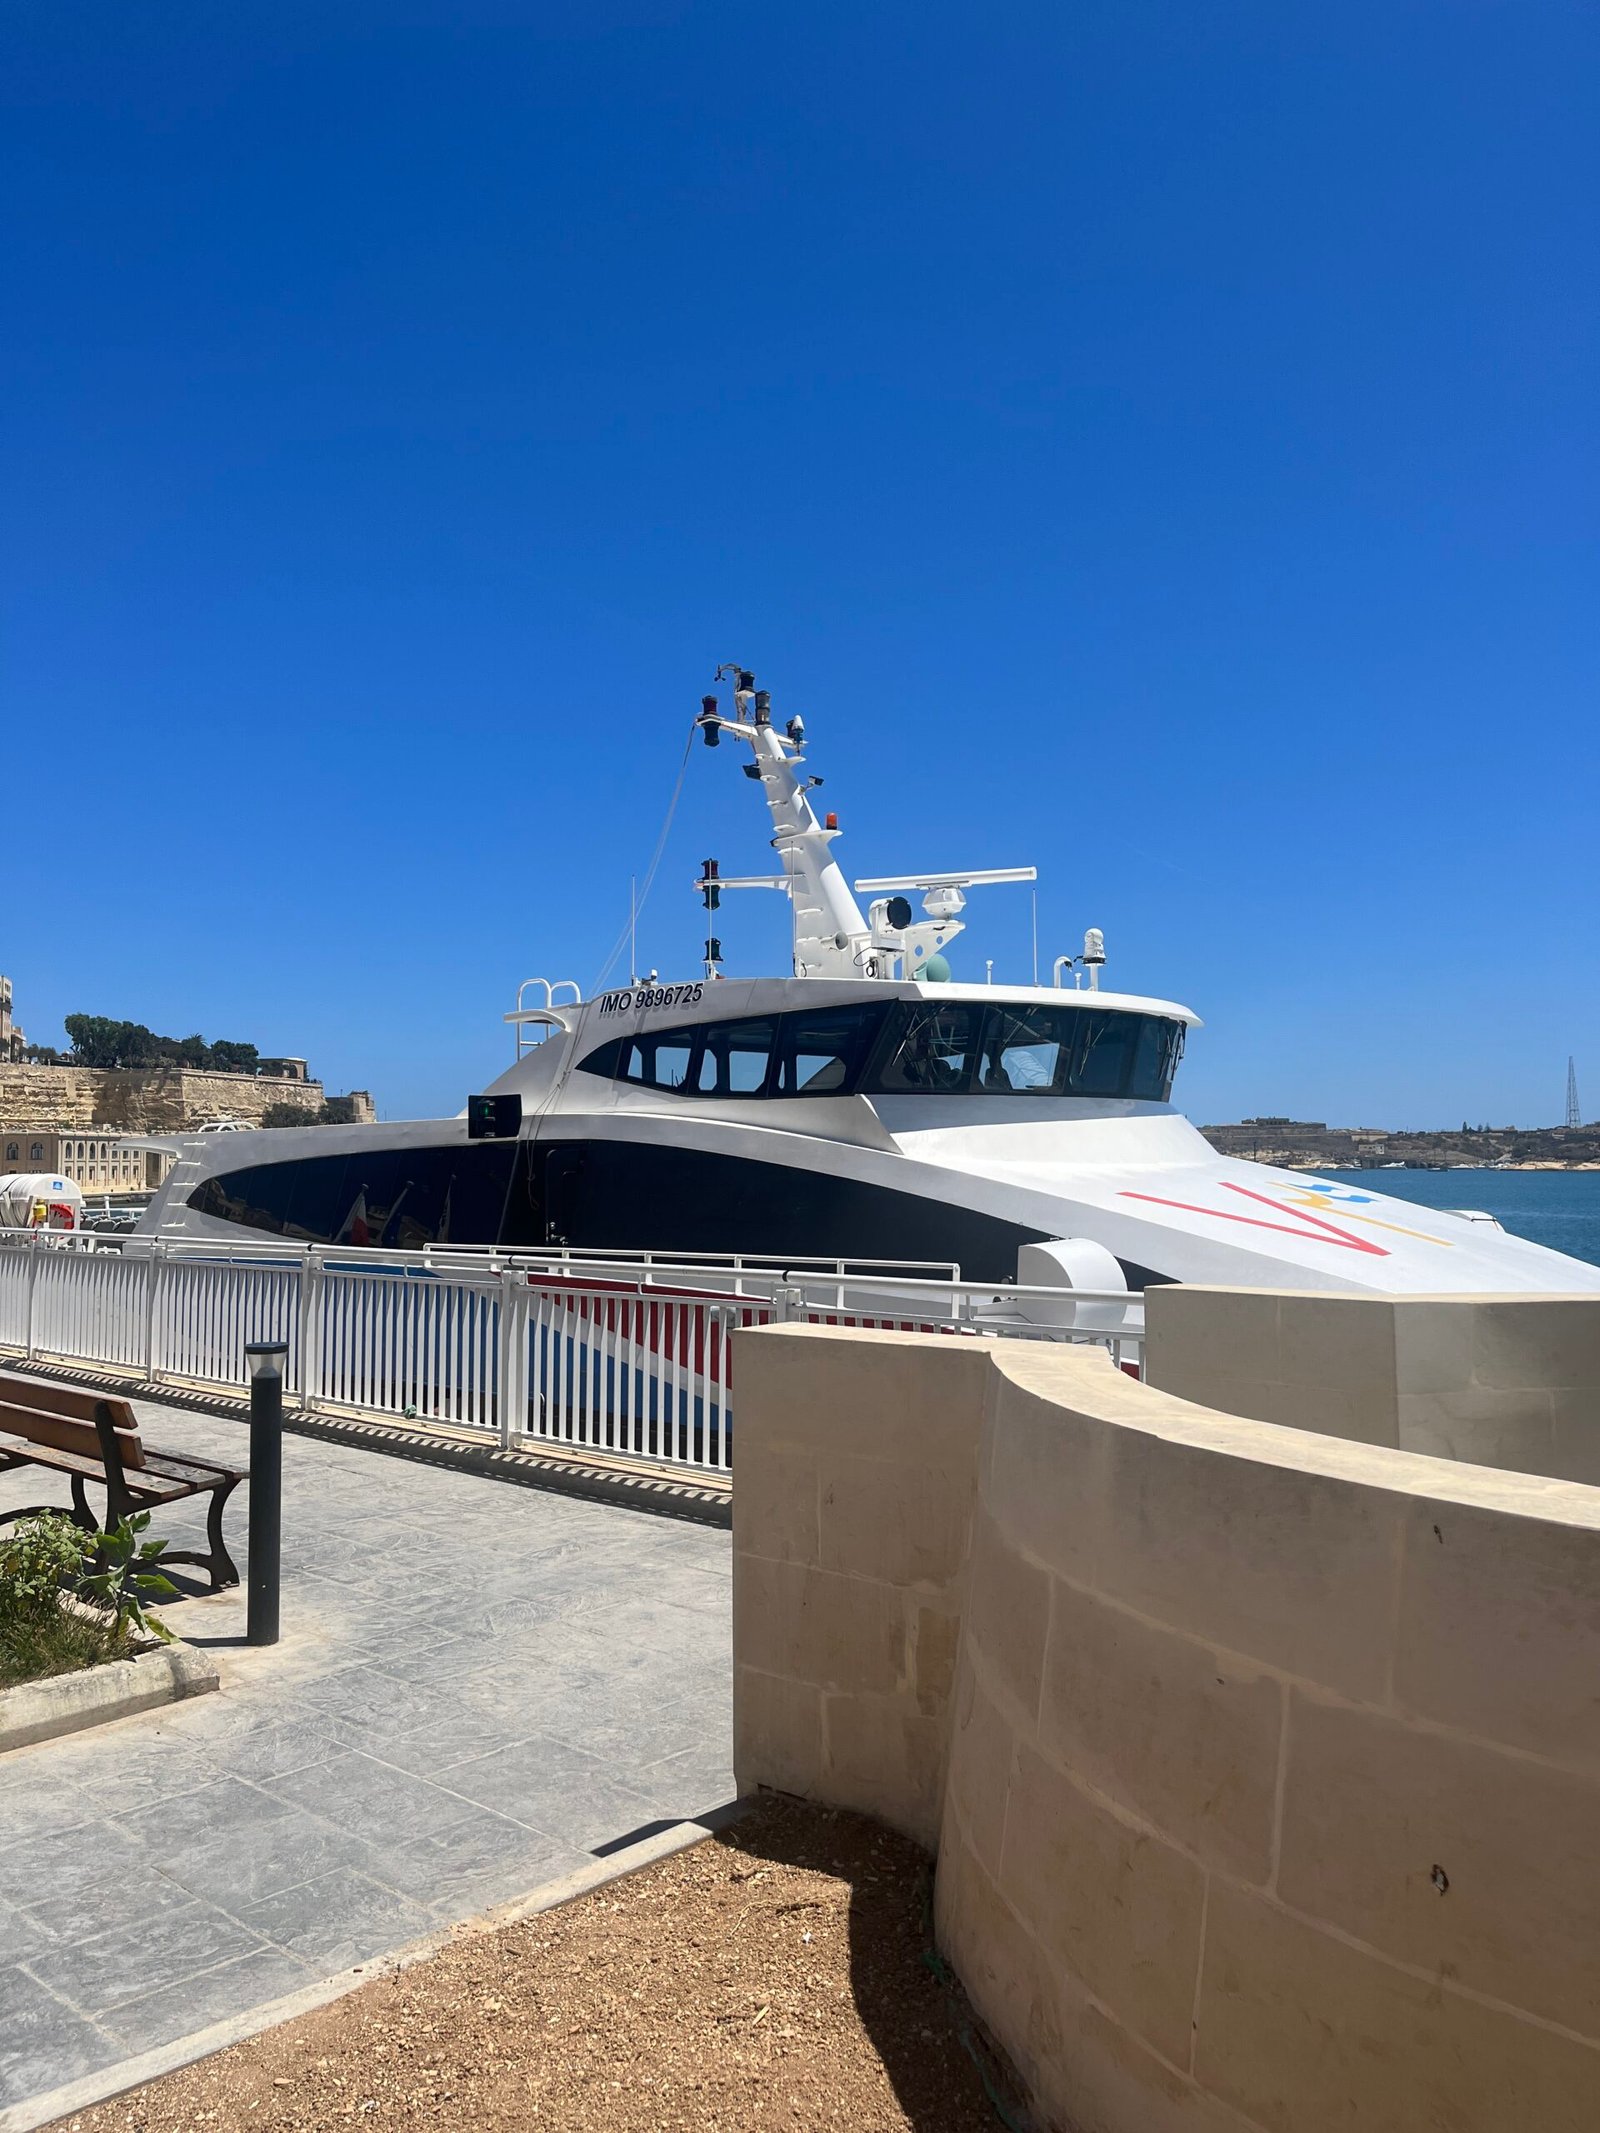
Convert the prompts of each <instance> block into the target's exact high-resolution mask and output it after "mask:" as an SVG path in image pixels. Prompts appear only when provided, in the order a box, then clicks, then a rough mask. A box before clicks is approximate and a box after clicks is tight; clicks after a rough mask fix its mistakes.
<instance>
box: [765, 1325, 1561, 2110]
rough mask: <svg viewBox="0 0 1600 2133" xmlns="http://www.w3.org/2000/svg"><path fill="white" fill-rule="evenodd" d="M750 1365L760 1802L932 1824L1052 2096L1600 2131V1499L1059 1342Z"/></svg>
mask: <svg viewBox="0 0 1600 2133" xmlns="http://www.w3.org/2000/svg"><path fill="white" fill-rule="evenodd" d="M736 1354H737V1365H738V1372H739V1399H740V1406H739V1468H738V1480H737V1484H736V1487H735V1492H734V1545H735V1613H734V1640H735V1665H736V1673H735V1737H736V1765H737V1770H738V1775H739V1781H740V1785H741V1789H745V1788H748V1787H752V1786H755V1785H758V1784H773V1785H781V1786H783V1787H784V1789H786V1790H790V1791H798V1792H802V1793H805V1794H807V1795H809V1796H810V1797H813V1798H816V1799H819V1800H823V1801H827V1802H829V1803H831V1804H838V1805H847V1806H853V1807H864V1808H867V1809H869V1810H870V1811H873V1812H876V1813H878V1814H880V1815H882V1816H883V1817H884V1818H885V1819H886V1820H889V1821H891V1822H893V1823H895V1824H896V1825H897V1826H898V1827H900V1828H902V1829H906V1830H908V1831H910V1832H911V1833H913V1834H915V1835H917V1836H919V1837H921V1838H923V1840H924V1841H930V1831H931V1832H932V1839H931V1841H935V1842H936V1843H937V1848H938V1876H937V1893H936V1920H937V1930H938V1934H939V1938H940V1943H941V1945H942V1946H943V1948H944V1949H945V1951H946V1953H947V1954H948V1956H949V1957H950V1960H951V1961H952V1963H953V1964H954V1966H955V1967H956V1969H957V1971H958V1973H959V1974H960V1976H961V1978H962V1981H963V1983H964V1984H965V1985H966V1987H967V1990H968V1991H969V1993H970V1994H971V1996H972V1998H973V2000H974V2002H975V2004H976V2005H977V2007H978V2009H979V2012H980V2013H981V2014H982V2016H983V2017H984V2019H985V2021H986V2022H987V2023H988V2024H989V2026H990V2027H991V2029H992V2030H993V2031H994V2032H995V2034H996V2036H997V2037H998V2039H999V2040H1000V2042H1001V2043H1002V2044H1003V2045H1004V2047H1005V2048H1006V2049H1007V2051H1008V2052H1009V2053H1010V2054H1011V2056H1012V2057H1013V2059H1014V2060H1015V2062H1016V2064H1017V2065H1018V2067H1019V2069H1020V2071H1021V2072H1022V2073H1023V2075H1024V2077H1025V2078H1026V2080H1027V2081H1028V2083H1029V2085H1030V2087H1031V2089H1032V2091H1033V2094H1034V2097H1035V2099H1036V2101H1037V2103H1038V2105H1039V2107H1040V2110H1041V2112H1042V2113H1043V2114H1045V2116H1046V2117H1047V2118H1048V2119H1049V2120H1051V2121H1052V2122H1054V2123H1057V2124H1061V2125H1070V2126H1071V2127H1072V2128H1073V2129H1074V2133H1176V2129H1179V2128H1184V2129H1189V2128H1194V2129H1203V2133H1224V2129H1226V2133H1324V2129H1326V2133H1333V2129H1334V2128H1339V2129H1341V2133H1347V2129H1349V2128H1352V2127H1359V2128H1360V2129H1361V2133H1412V2129H1414V2128H1417V2127H1422V2126H1433V2127H1439V2128H1451V2129H1453V2133H1510V2129H1512V2128H1522V2127H1527V2128H1529V2129H1532V2128H1534V2127H1537V2128H1538V2129H1539V2133H1580V2129H1582V2133H1592V2128H1593V2127H1594V2126H1596V2125H1597V2124H1600V1687H1597V1684H1600V1490H1596V1489H1590V1488H1588V1487H1584V1486H1581V1485H1577V1484H1573V1483H1566V1482H1559V1481H1552V1480H1544V1479H1535V1478H1531V1477H1528V1476H1524V1475H1517V1474H1506V1473H1491V1472H1486V1471H1483V1470H1480V1469H1476V1468H1471V1467H1465V1466H1453V1465H1447V1464H1444V1463H1442V1462H1439V1461H1436V1460H1433V1459H1430V1458H1426V1457H1420V1456H1416V1455H1411V1454H1407V1453H1404V1452H1401V1451H1397V1450H1394V1449H1391V1448H1388V1447H1375V1446H1370V1445H1366V1444H1360V1443H1351V1442H1348V1441H1342V1440H1336V1439H1332V1438H1328V1437H1322V1436H1317V1435H1313V1434H1310V1433H1306V1432H1300V1431H1286V1430H1282V1429H1279V1428H1276V1427H1273V1426H1271V1425H1269V1424H1263V1423H1260V1422H1257V1421H1254V1420H1250V1419H1245V1418H1240V1417H1235V1416H1229V1415H1224V1414H1218V1413H1215V1412H1210V1411H1207V1410H1204V1409H1201V1408H1198V1407H1195V1406H1192V1405H1190V1404H1188V1403H1186V1402H1183V1401H1180V1400H1178V1399H1175V1398H1173V1397H1171V1396H1170V1395H1165V1394H1161V1393H1158V1392H1155V1391H1152V1390H1151V1389H1150V1388H1148V1387H1145V1386H1141V1385H1137V1384H1135V1383H1133V1382H1132V1381H1130V1380H1128V1379H1126V1378H1123V1377H1121V1376H1119V1375H1118V1374H1117V1373H1115V1372H1114V1371H1113V1370H1112V1369H1111V1368H1110V1367H1109V1364H1107V1363H1106V1362H1105V1361H1104V1360H1102V1359H1100V1358H1098V1357H1097V1356H1095V1355H1093V1354H1092V1353H1090V1352H1087V1351H1082V1350H1078V1351H1074V1350H1072V1349H1069V1348H1065V1347H1059V1346H1054V1345H1052V1346H1049V1347H1044V1346H1035V1345H1033V1344H1025V1343H1021V1342H1017V1343H1010V1342H1003V1343H989V1342H982V1343H979V1342H970V1343H968V1342H958V1341H950V1340H944V1339H940V1338H939V1337H937V1336H915V1335H892V1334H879V1335H871V1334H860V1333H852V1332H845V1331H831V1330H825V1329H818V1328H790V1327H781V1328H771V1329H764V1330H762V1331H760V1332H755V1333H749V1334H741V1335H739V1336H737V1349H736ZM919 1412H922V1413H925V1414H926V1415H927V1416H928V1417H929V1418H930V1427H929V1430H928V1432H927V1433H926V1435H925V1436H922V1437H919V1432H918V1414H919ZM879 1417H882V1418H884V1425H883V1428H882V1430H881V1432H880V1429H879V1427H878V1418H879ZM847 1497H848V1498H849V1499H851V1500H850V1502H849V1506H848V1510H847V1511H844V1510H842V1509H841V1507H842V1506H843V1505H844V1504H845V1500H846V1498H847ZM842 1518H843V1519H847V1520H848V1524H849V1530H850V1532H851V1533H853V1535H854V1536H855V1538H854V1541H853V1542H849V1543H847V1542H846V1539H845V1532H844V1527H843V1526H842V1525H841V1522H840V1521H841V1519H842ZM874 1534H881V1535H882V1536H883V1539H882V1545H881V1546H874V1544H873V1538H872V1537H873V1535H874ZM958 1535H964V1536H965V1544H964V1545H962V1544H961V1543H960V1542H959V1541H958V1540H957V1536H958ZM841 1551H843V1552H842V1553H841ZM825 1555H828V1556H831V1557H832V1559H833V1561H834V1563H835V1564H836V1566H838V1567H835V1568H833V1569H832V1570H829V1569H825V1567H824V1557H825ZM780 1569H781V1574H779V1572H780ZM925 1612H931V1613H932V1614H933V1616H934V1618H935V1620H936V1621H937V1622H938V1624H939V1629H938V1631H937V1633H936V1636H937V1641H938V1643H939V1644H942V1646H943V1648H944V1649H945V1650H946V1651H947V1652H948V1651H949V1649H950V1647H951V1641H952V1631H953V1648H954V1658H955V1666H954V1673H953V1676H952V1675H951V1672H950V1669H949V1665H948V1661H946V1663H944V1664H943V1665H938V1664H935V1665H931V1666H927V1667H924V1666H923V1664H922V1646H921V1642H920V1639H921V1629H922V1617H923V1615H924V1613H925ZM935 1648H936V1647H935V1646H929V1647H928V1650H929V1651H930V1653H931V1651H932V1650H933V1649H935ZM841 1718H842V1723H841V1722H839V1721H840V1719H841ZM935 1800H936V1801H937V1812H936V1813H934V1812H932V1809H933V1806H934V1803H935Z"/></svg>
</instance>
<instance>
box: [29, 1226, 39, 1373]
mask: <svg viewBox="0 0 1600 2133" xmlns="http://www.w3.org/2000/svg"><path fill="white" fill-rule="evenodd" d="M40 1249H41V1247H40V1244H39V1240H38V1238H37V1237H30V1238H29V1239H28V1361H29V1362H30V1363H31V1362H33V1361H34V1360H35V1359H36V1357H37V1355H38V1352H39V1344H38V1336H37V1334H36V1333H35V1331H34V1323H33V1292H34V1290H35V1289H36V1288H37V1287H38V1285H39V1252H40Z"/></svg>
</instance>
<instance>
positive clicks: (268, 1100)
mask: <svg viewBox="0 0 1600 2133" xmlns="http://www.w3.org/2000/svg"><path fill="white" fill-rule="evenodd" d="M354 1093H355V1095H356V1098H357V1104H356V1109H357V1116H358V1119H360V1120H361V1121H362V1122H363V1123H369V1122H370V1121H371V1120H372V1119H373V1118H374V1117H375V1116H376V1113H375V1112H374V1111H373V1108H372V1100H371V1098H370V1097H369V1096H368V1095H367V1094H366V1092H365V1091H364V1090H356V1091H355V1092H354ZM323 1098H324V1090H323V1086H322V1083H321V1082H320V1081H276V1080H272V1079H270V1078H268V1077H265V1076H262V1077H259V1078H258V1077H257V1076H256V1075H253V1074H209V1073H202V1072H200V1071H199V1070H197V1069H195V1068H192V1067H74V1066H23V1065H9V1064H0V1119H3V1120H4V1121H5V1123H6V1125H7V1126H14V1127H17V1128H19V1129H26V1128H27V1127H29V1126H34V1125H37V1126H41V1127H47V1128H56V1129H59V1130H61V1131H64V1132H70V1131H73V1130H75V1129H76V1130H82V1131H85V1132H87V1131H88V1130H90V1129H91V1128H93V1127H102V1128H104V1127H110V1128H111V1129H113V1130H114V1131H118V1132H122V1133H178V1132H182V1131H183V1130H184V1129H185V1128H186V1127H194V1126H199V1125H204V1124H206V1123H208V1122H209V1121H211V1120H213V1119H220V1118H236V1119H238V1120H240V1122H241V1123H242V1124H244V1125H255V1124H258V1123H259V1122H260V1120H261V1117H262V1115H263V1114H264V1112H265V1111H266V1109H267V1107H268V1106H269V1105H270V1104H292V1105H294V1106H295V1107H296V1108H297V1109H299V1110H303V1111H304V1112H306V1114H307V1116H308V1117H309V1118H314V1117H315V1116H316V1115H317V1113H318V1112H319V1111H320V1110H321V1108H322V1104H323Z"/></svg>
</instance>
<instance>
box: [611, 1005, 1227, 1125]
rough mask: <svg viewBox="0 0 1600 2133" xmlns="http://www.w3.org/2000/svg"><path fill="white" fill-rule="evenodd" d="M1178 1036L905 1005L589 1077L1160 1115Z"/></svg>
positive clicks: (754, 1030) (700, 1036)
mask: <svg viewBox="0 0 1600 2133" xmlns="http://www.w3.org/2000/svg"><path fill="white" fill-rule="evenodd" d="M1183 1034H1184V1025H1183V1024H1182V1023H1181V1022H1178V1021H1174V1020H1173V1019H1172V1018H1171V1017H1169V1016H1165V1015H1141V1014H1133V1013H1129V1012H1127V1011H1125V1010H1122V1009H1117V1008H1109V1007H1093V1006H1090V1005H1088V1004H1087V1003H1085V1004H1083V1005H1077V1004H1073V1005H1071V1006H1068V1005H1065V1004H1063V1005H1062V1006H1060V1007H1056V1006H1043V1005H1041V1006H1037V1007H1035V1006H1007V1005H1005V1004H1004V1003H996V1004H991V1003H989V1002H987V1001H976V1000H952V1001H949V1002H945V1001H933V1000H915V1001H913V1000H905V1001H899V1002H896V1003H894V1004H893V1005H892V1006H891V1005H887V1004H884V1003H877V1004H874V1005H871V1006H862V1007H853V1006H848V1005H846V1006H842V1007H827V1008H819V1009H817V1010H815V1011H814V1012H811V1013H807V1014H792V1015H776V1016H771V1015H766V1016H751V1017H748V1018H746V1019H743V1020H739V1021H731V1022H706V1023H699V1024H691V1025H689V1026H687V1027H682V1028H678V1029H669V1030H655V1031H650V1032H641V1033H640V1034H639V1035H637V1036H632V1037H614V1038H612V1039H611V1041H610V1042H609V1043H608V1044H603V1045H601V1046H600V1047H599V1049H598V1050H596V1051H593V1052H591V1053H590V1054H589V1055H588V1057H587V1058H586V1059H584V1060H582V1061H581V1062H580V1065H581V1069H582V1071H583V1072H584V1073H587V1074H598V1075H601V1076H603V1077H605V1078H606V1079H608V1080H613V1081H624V1082H628V1083H630V1084H632V1085H633V1086H634V1087H636V1088H645V1089H659V1090H663V1091H665V1092H667V1093H668V1094H671V1095H674V1096H686V1097H697V1096H698V1097H714V1098H718V1099H723V1100H726V1099H728V1098H747V1097H795V1096H853V1095H856V1094H857V1093H860V1092H865V1093H867V1094H869V1095H876V1096H907V1095H917V1096H980V1095H981V1096H1047V1097H1062V1096H1083V1097H1121V1098H1132V1099H1134V1100H1136V1101H1139V1102H1142V1103H1165V1102H1166V1101H1167V1100H1168V1098H1169V1096H1170V1095H1171V1092H1172V1077H1173V1075H1174V1073H1175V1072H1176V1070H1177V1065H1178V1061H1179V1059H1180V1058H1181V1057H1182V1055H1183Z"/></svg>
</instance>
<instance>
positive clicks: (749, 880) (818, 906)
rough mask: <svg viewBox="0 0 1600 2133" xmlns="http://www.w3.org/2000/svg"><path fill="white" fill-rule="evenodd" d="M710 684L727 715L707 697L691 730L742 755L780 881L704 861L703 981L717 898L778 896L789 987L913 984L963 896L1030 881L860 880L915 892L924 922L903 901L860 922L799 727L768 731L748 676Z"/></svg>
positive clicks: (721, 670) (766, 699) (763, 693)
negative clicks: (729, 697) (768, 825)
mask: <svg viewBox="0 0 1600 2133" xmlns="http://www.w3.org/2000/svg"><path fill="white" fill-rule="evenodd" d="M714 679H715V680H717V681H725V680H731V681H732V683H733V706H734V715H733V717H732V718H731V719H730V718H724V717H723V715H722V712H721V709H720V707H719V705H718V701H717V698H716V697H715V696H705V697H702V698H701V702H700V716H699V718H698V719H697V720H696V721H695V723H696V724H697V725H698V726H699V728H700V733H701V737H702V739H703V740H704V741H705V744H706V746H707V747H708V748H715V747H716V746H718V744H719V743H720V741H721V739H722V736H723V734H725V733H726V734H731V735H732V736H733V737H734V739H735V740H738V741H742V742H743V743H744V744H745V745H746V746H747V747H748V748H749V750H750V761H749V762H748V763H747V764H746V765H745V766H744V769H745V775H746V776H747V777H752V778H757V779H759V780H760V784H761V790H762V795H763V797H764V799H765V800H766V803H767V810H768V812H769V813H770V815H771V817H772V827H773V837H772V849H773V850H774V851H775V852H776V853H777V855H778V858H779V860H780V861H781V863H782V866H783V872H782V873H781V874H744V875H732V876H725V875H722V874H720V873H719V872H718V869H717V862H716V861H715V860H714V859H708V860H707V861H706V862H705V867H704V870H703V872H702V874H701V877H700V879H699V881H698V882H697V883H696V884H695V887H696V890H697V891H698V893H699V895H700V898H701V900H702V902H703V903H704V904H705V907H706V918H707V929H708V938H707V941H706V973H707V975H708V976H710V977H715V976H717V975H718V971H717V965H718V964H719V963H720V962H721V960H722V957H721V944H720V942H719V941H718V940H717V939H716V935H715V930H714V913H715V912H716V910H717V907H718V904H719V902H720V900H721V892H722V891H723V890H724V889H778V890H781V891H782V892H783V893H784V894H785V895H787V897H788V898H789V903H790V907H791V910H792V913H793V927H794V974H795V976H796V977H797V978H892V977H897V976H901V975H903V976H906V977H915V976H917V975H918V973H919V969H920V968H921V967H923V966H924V965H926V964H927V963H928V962H930V961H931V960H932V959H933V957H934V956H935V955H936V954H937V952H938V950H939V949H941V948H942V947H943V946H944V944H945V943H946V942H947V941H949V940H953V939H954V938H955V936H956V935H957V934H958V933H959V932H960V931H961V930H962V920H961V917H960V913H961V912H962V910H964V909H965V906H966V898H965V896H964V894H963V893H962V892H963V891H964V890H965V889H968V888H970V887H972V886H973V885H974V884H976V883H982V882H996V881H1032V880H1034V879H1035V878H1036V869H1035V868H1033V867H1006V868H999V869H991V870H989V871H988V872H978V873H965V874H923V875H916V876H909V877H906V878H904V879H901V878H899V877H896V878H895V879H894V880H882V881H860V882H857V883H856V887H857V888H858V889H863V890H867V889H870V890H904V889H920V890H922V891H923V892H924V894H923V906H922V907H923V910H924V911H925V912H926V913H927V917H926V918H925V919H923V920H920V921H918V922H916V923H913V921H912V917H911V906H910V904H909V903H908V902H907V901H906V899H905V897H904V896H903V895H889V896H885V897H883V898H881V899H880V900H879V901H876V902H874V903H873V904H872V906H871V908H870V910H869V911H868V912H867V913H866V914H865V915H863V913H862V910H861V906H860V905H859V904H858V903H857V902H856V899H855V897H854V895H853V894H852V893H851V889H850V885H849V883H848V882H847V881H846V880H845V878H844V875H843V873H842V872H841V871H840V869H839V866H838V863H837V861H836V860H835V859H834V857H833V855H832V852H831V851H830V850H829V847H830V846H831V845H832V843H833V840H834V838H835V837H837V836H838V835H839V824H838V821H837V818H836V817H835V816H833V815H831V814H829V815H826V816H825V817H824V819H823V820H822V821H821V822H819V821H818V820H817V814H816V809H815V808H814V807H813V806H812V804H811V797H810V796H811V793H812V792H813V791H814V790H815V789H816V788H817V787H818V786H819V785H820V784H821V783H822V780H821V779H820V778H819V777H814V776H810V775H807V774H806V773H805V761H806V757H805V721H804V720H803V719H800V718H791V719H789V720H788V721H787V723H786V724H785V726H784V727H783V730H782V731H781V732H780V731H779V730H778V728H777V727H776V726H774V724H773V723H772V698H771V696H770V694H769V692H768V691H767V690H765V689H758V688H757V687H756V683H755V676H754V675H753V674H752V673H751V672H750V670H749V669H748V668H747V667H741V666H736V665H732V664H728V665H724V666H720V667H718V669H717V671H716V675H715V676H714Z"/></svg>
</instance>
